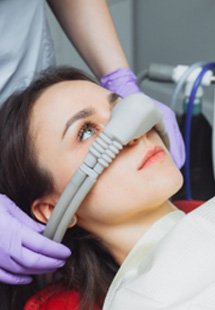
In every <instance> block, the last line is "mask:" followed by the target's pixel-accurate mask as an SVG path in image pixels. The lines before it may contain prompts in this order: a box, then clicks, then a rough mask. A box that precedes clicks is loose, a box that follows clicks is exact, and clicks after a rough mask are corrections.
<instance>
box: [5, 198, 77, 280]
mask: <svg viewBox="0 0 215 310" xmlns="http://www.w3.org/2000/svg"><path fill="white" fill-rule="evenodd" d="M44 227H45V226H44V225H41V224H39V223H37V222H35V221H33V220H32V219H31V218H30V217H28V216H27V215H26V214H25V213H24V212H23V211H22V210H21V209H19V208H18V207H17V206H16V205H15V204H14V203H13V202H12V201H11V200H10V199H9V198H7V197H6V196H5V195H1V194H0V281H1V282H4V283H9V284H27V283H30V282H31V280H32V278H31V275H36V274H42V273H46V272H52V271H54V270H56V269H57V268H59V267H62V266H63V265H64V263H65V260H66V259H67V258H68V257H69V256H70V254H71V252H70V250H69V249H68V248H67V247H65V246H64V245H62V244H60V243H56V242H54V241H52V240H49V239H48V238H46V237H44V236H42V235H41V232H42V231H43V230H44Z"/></svg>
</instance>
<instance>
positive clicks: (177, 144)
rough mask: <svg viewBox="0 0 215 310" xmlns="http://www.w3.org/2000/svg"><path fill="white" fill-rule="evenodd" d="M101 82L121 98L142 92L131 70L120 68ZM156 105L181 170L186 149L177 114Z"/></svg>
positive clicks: (159, 104) (162, 105) (158, 104)
mask: <svg viewBox="0 0 215 310" xmlns="http://www.w3.org/2000/svg"><path fill="white" fill-rule="evenodd" d="M100 82H101V85H102V86H103V87H105V88H107V89H109V90H110V91H112V92H115V93H117V94H118V95H120V96H121V97H127V96H129V95H131V94H133V93H137V92H141V90H140V89H139V87H138V85H137V77H136V75H135V74H134V73H133V72H132V71H131V70H130V69H125V68H119V69H117V70H116V71H114V72H112V73H109V74H106V75H104V76H103V77H102V78H101V80H100ZM153 100H154V99H153ZM154 103H155V105H156V106H157V107H158V108H159V109H160V110H161V112H162V114H163V118H164V123H165V127H166V130H167V133H168V136H169V141H170V153H171V155H172V158H173V160H174V162H175V163H176V165H177V167H178V168H181V167H182V166H183V164H184V162H185V147H184V141H183V138H182V135H181V132H180V129H179V127H178V123H177V120H176V117H175V113H174V112H173V110H171V109H170V108H169V107H168V106H166V105H164V104H163V103H161V102H159V101H157V100H154Z"/></svg>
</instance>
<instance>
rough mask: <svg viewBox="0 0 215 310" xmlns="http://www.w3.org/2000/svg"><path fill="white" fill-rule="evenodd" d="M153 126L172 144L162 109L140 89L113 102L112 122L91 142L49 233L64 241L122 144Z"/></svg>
mask: <svg viewBox="0 0 215 310" xmlns="http://www.w3.org/2000/svg"><path fill="white" fill-rule="evenodd" d="M153 127H155V129H156V130H157V132H158V133H159V135H160V136H161V138H162V140H163V142H164V144H165V145H166V146H167V147H169V141H168V136H167V134H166V131H165V127H164V125H163V122H162V115H161V112H160V111H159V110H158V109H157V108H156V107H155V105H154V103H153V101H152V100H151V99H150V98H149V97H147V96H146V95H144V94H140V93H138V94H133V95H131V96H129V97H127V98H125V99H122V100H121V101H119V102H118V103H117V104H116V105H115V106H114V108H113V109H112V113H111V117H110V120H109V122H108V123H107V125H106V126H105V128H104V130H103V132H102V133H100V134H99V136H98V137H97V138H96V140H95V141H94V142H93V143H92V145H91V146H90V148H89V151H88V153H87V155H86V157H85V158H84V160H83V162H82V163H81V165H80V166H79V168H78V169H77V170H76V172H75V174H74V175H73V176H72V178H71V180H70V181H69V183H68V185H67V186H66V188H65V190H64V192H63V193H62V195H61V196H60V198H59V200H58V202H57V204H56V206H55V208H54V210H53V212H52V215H51V217H50V219H49V221H48V224H47V226H46V229H45V231H44V235H45V236H46V237H48V238H50V239H52V240H54V241H57V242H61V241H62V239H63V237H64V234H65V232H66V230H67V228H68V225H69V223H71V220H72V218H73V217H74V215H75V213H76V211H77V209H78V208H79V206H80V205H81V203H82V201H83V200H84V198H85V197H86V195H87V194H88V193H89V191H90V190H91V188H92V187H93V186H94V184H95V182H96V181H97V179H98V176H99V175H100V174H101V173H102V172H103V171H104V169H106V168H108V166H109V165H110V164H111V162H112V161H113V160H114V158H115V157H116V156H117V154H118V153H119V152H120V150H122V148H123V146H126V145H127V144H128V143H129V142H130V141H132V140H134V139H138V138H139V137H141V136H143V135H144V134H145V133H147V132H148V131H149V130H150V129H152V128H153Z"/></svg>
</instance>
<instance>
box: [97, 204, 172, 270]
mask: <svg viewBox="0 0 215 310" xmlns="http://www.w3.org/2000/svg"><path fill="white" fill-rule="evenodd" d="M174 210H176V207H175V206H174V205H173V204H172V203H171V202H169V201H168V202H166V203H164V204H163V205H161V206H159V207H156V208H154V209H153V210H150V211H147V212H142V213H141V214H137V216H136V217H135V218H131V219H130V220H129V221H127V222H126V223H122V224H121V225H119V226H118V225H117V226H114V227H106V228H104V231H103V232H102V236H103V237H102V239H103V241H104V244H105V245H106V247H107V248H108V249H109V250H110V252H111V254H112V255H113V257H114V258H115V259H116V261H117V262H118V263H119V264H120V265H121V264H122V263H123V261H124V259H125V258H126V256H127V255H128V253H129V252H130V251H131V249H132V248H133V247H134V245H135V244H136V243H137V241H138V240H139V239H140V238H141V237H142V236H143V235H144V234H145V233H146V232H147V231H148V230H149V229H150V227H151V226H152V225H153V224H154V223H155V222H156V221H158V220H159V219H160V218H162V217H163V216H165V215H167V214H168V213H170V212H172V211H174Z"/></svg>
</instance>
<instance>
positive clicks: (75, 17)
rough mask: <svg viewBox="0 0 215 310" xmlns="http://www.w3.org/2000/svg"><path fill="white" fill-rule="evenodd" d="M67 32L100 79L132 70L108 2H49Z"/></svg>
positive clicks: (78, 0)
mask: <svg viewBox="0 0 215 310" xmlns="http://www.w3.org/2000/svg"><path fill="white" fill-rule="evenodd" d="M48 3H49V5H50V7H51V9H52V11H53V12H54V14H55V16H56V18H57V19H58V21H59V22H60V24H61V26H62V28H63V30H64V32H65V33H66V34H67V36H68V38H69V39H70V41H72V43H73V44H74V46H75V47H76V48H77V50H78V52H79V53H80V55H81V56H82V57H83V59H84V60H85V61H86V62H87V64H88V65H89V66H90V67H91V69H92V70H93V72H94V73H95V74H96V76H97V77H101V76H103V75H104V74H107V73H110V72H112V71H114V70H116V69H117V68H119V67H122V68H128V67H129V65H128V62H127V59H126V57H125V54H124V51H123V49H122V46H121V44H120V42H119V38H118V35H117V32H116V30H115V27H114V24H113V21H112V17H111V15H110V12H109V9H108V6H107V4H106V1H105V0H90V1H89V0H87V1H86V0H48Z"/></svg>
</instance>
